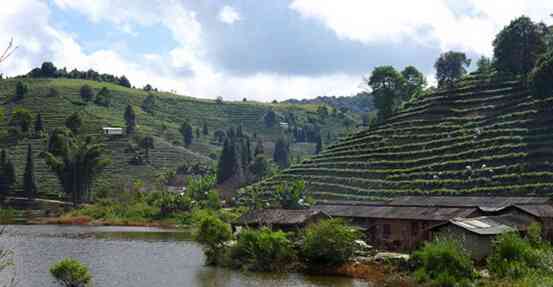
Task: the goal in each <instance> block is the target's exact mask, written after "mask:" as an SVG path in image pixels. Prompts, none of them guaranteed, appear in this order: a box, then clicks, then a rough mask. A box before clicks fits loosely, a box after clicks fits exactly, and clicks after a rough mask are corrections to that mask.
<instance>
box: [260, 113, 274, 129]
mask: <svg viewBox="0 0 553 287" xmlns="http://www.w3.org/2000/svg"><path fill="white" fill-rule="evenodd" d="M263 122H265V127H267V128H272V127H274V126H275V124H276V123H277V116H276V113H275V111H273V110H268V111H267V112H266V113H265V115H264V116H263Z"/></svg>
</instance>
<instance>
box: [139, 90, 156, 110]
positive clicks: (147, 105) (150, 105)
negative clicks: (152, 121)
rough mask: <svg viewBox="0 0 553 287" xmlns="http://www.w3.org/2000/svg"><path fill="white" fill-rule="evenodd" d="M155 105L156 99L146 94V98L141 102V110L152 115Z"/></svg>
mask: <svg viewBox="0 0 553 287" xmlns="http://www.w3.org/2000/svg"><path fill="white" fill-rule="evenodd" d="M155 105H156V97H155V96H154V95H152V94H148V96H147V97H146V98H144V101H142V110H143V111H145V112H147V113H150V114H153V113H154V107H155Z"/></svg>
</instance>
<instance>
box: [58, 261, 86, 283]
mask: <svg viewBox="0 0 553 287" xmlns="http://www.w3.org/2000/svg"><path fill="white" fill-rule="evenodd" d="M50 274H51V275H52V276H53V277H54V278H55V279H56V280H57V281H58V283H60V285H62V286H65V287H85V286H90V285H91V284H92V275H91V274H90V271H88V267H86V266H85V265H83V264H82V263H81V262H79V261H77V260H75V259H71V258H66V259H63V260H61V261H59V262H57V263H56V264H54V265H53V266H52V267H50Z"/></svg>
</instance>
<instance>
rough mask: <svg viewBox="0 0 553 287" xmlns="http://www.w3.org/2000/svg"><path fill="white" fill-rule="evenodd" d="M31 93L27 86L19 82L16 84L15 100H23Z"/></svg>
mask: <svg viewBox="0 0 553 287" xmlns="http://www.w3.org/2000/svg"><path fill="white" fill-rule="evenodd" d="M27 92H29V87H28V86H27V84H25V83H23V82H21V81H18V82H17V84H15V100H16V101H17V100H21V99H23V97H25V95H26V94H27Z"/></svg>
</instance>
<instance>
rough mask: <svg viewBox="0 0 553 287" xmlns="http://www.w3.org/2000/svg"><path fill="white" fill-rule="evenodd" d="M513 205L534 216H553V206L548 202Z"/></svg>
mask: <svg viewBox="0 0 553 287" xmlns="http://www.w3.org/2000/svg"><path fill="white" fill-rule="evenodd" d="M515 207H516V208H519V209H521V210H522V211H524V212H527V213H528V214H531V215H533V216H536V217H548V218H553V206H551V205H549V204H536V205H515Z"/></svg>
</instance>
